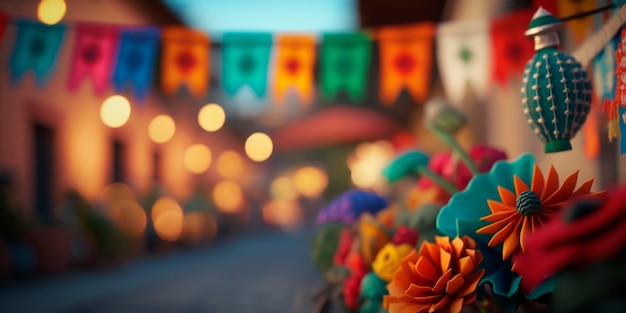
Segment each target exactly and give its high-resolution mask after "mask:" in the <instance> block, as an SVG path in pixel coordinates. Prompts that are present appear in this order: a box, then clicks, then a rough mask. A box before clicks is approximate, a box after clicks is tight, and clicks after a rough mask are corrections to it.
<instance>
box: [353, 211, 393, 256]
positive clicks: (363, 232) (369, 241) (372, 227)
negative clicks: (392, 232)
mask: <svg viewBox="0 0 626 313" xmlns="http://www.w3.org/2000/svg"><path fill="white" fill-rule="evenodd" d="M358 227H359V228H358V229H359V238H360V239H361V240H360V243H361V247H360V248H361V250H360V251H361V254H362V255H363V260H364V261H365V263H366V264H372V262H374V258H375V257H376V254H377V253H378V251H380V249H382V247H383V246H384V245H385V244H387V243H388V242H389V241H391V238H389V236H388V235H387V233H386V232H385V230H384V229H383V228H382V225H380V224H379V223H378V221H376V219H375V218H374V217H372V216H371V215H370V214H363V215H362V216H361V218H360V219H359V224H358Z"/></svg>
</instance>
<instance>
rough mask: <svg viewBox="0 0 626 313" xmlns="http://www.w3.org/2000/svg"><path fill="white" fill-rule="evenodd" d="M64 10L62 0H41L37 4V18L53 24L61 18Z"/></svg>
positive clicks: (64, 6) (65, 8)
mask: <svg viewBox="0 0 626 313" xmlns="http://www.w3.org/2000/svg"><path fill="white" fill-rule="evenodd" d="M66 10H67V5H66V4H65V1H64V0H41V1H40V2H39V5H38V6H37V18H38V19H39V21H41V22H42V23H44V24H48V25H54V24H56V23H58V22H60V21H61V20H62V19H63V17H64V16H65V11H66Z"/></svg>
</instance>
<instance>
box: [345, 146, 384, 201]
mask: <svg viewBox="0 0 626 313" xmlns="http://www.w3.org/2000/svg"><path fill="white" fill-rule="evenodd" d="M394 154H395V149H394V147H393V145H392V144H391V143H390V142H388V141H386V140H378V141H376V142H364V143H360V144H359V145H358V146H357V147H356V148H355V150H354V152H353V153H352V154H350V155H349V156H348V168H349V169H350V177H351V179H352V183H353V184H354V185H355V186H356V187H358V188H363V189H373V190H380V189H382V188H384V187H385V185H386V181H385V179H384V177H383V176H382V171H383V168H384V167H385V166H387V164H389V162H390V161H391V159H392V158H393V156H394Z"/></svg>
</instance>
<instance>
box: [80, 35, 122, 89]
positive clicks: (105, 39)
mask: <svg viewBox="0 0 626 313" xmlns="http://www.w3.org/2000/svg"><path fill="white" fill-rule="evenodd" d="M118 39H119V38H118V29H117V27H114V26H108V25H98V24H86V23H84V24H78V25H77V29H76V43H75V44H74V52H73V57H72V64H71V65H70V73H69V78H68V89H69V90H71V91H74V90H76V89H77V88H78V87H79V86H80V83H81V82H82V81H83V79H85V78H86V77H91V79H92V81H93V87H94V91H95V93H96V94H102V93H103V92H104V91H105V90H106V88H107V87H108V85H109V82H110V81H111V74H112V71H113V68H114V66H113V65H114V62H115V56H116V52H117V44H118Z"/></svg>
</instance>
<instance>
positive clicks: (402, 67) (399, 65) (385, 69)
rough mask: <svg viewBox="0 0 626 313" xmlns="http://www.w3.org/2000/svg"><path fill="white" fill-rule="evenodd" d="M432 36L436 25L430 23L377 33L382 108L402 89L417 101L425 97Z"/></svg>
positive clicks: (428, 76)
mask: <svg viewBox="0 0 626 313" xmlns="http://www.w3.org/2000/svg"><path fill="white" fill-rule="evenodd" d="M434 35H435V26H434V25H433V24H431V23H421V24H417V25H414V26H402V27H385V28H382V29H380V30H379V31H378V33H377V38H378V40H379V46H380V100H381V102H382V103H383V104H384V105H386V106H391V105H393V103H394V101H395V100H396V98H397V97H398V95H399V94H400V92H401V91H402V89H403V88H406V89H407V90H408V91H409V93H410V94H411V97H413V100H415V101H416V102H423V101H425V100H426V98H428V94H429V88H430V79H431V77H430V74H431V69H432V64H433V49H432V48H433V37H434Z"/></svg>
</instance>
